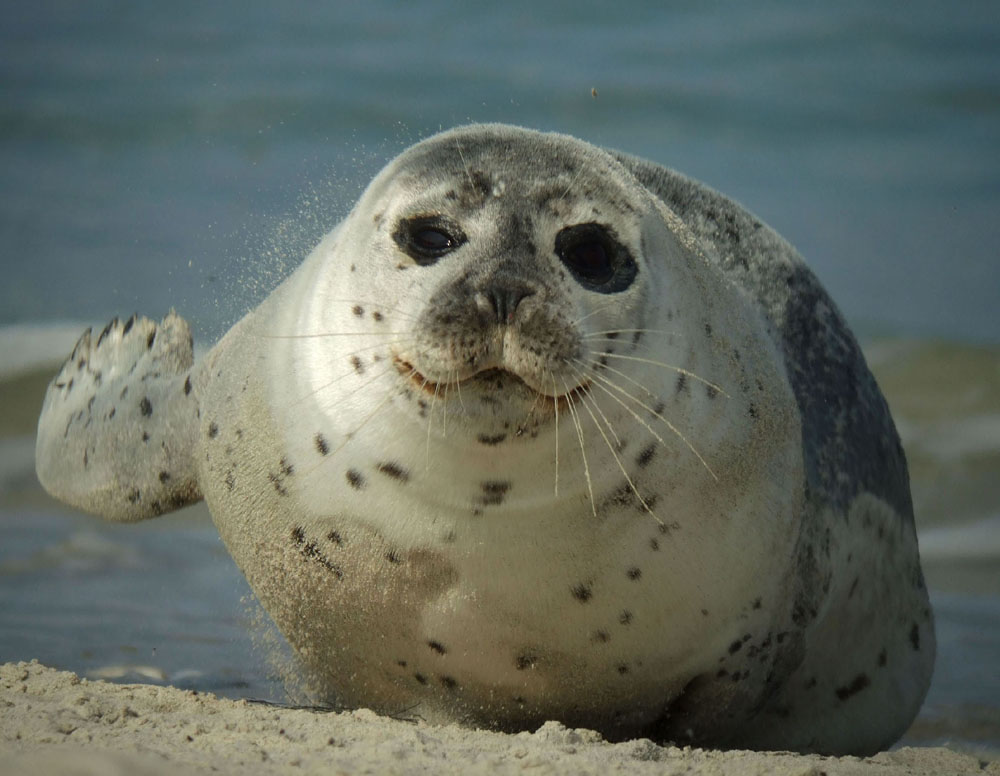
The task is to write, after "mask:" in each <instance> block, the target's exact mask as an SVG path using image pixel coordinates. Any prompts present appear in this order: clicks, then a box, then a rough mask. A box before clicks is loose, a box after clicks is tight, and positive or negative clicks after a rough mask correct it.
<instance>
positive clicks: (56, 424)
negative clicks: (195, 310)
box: [35, 311, 201, 522]
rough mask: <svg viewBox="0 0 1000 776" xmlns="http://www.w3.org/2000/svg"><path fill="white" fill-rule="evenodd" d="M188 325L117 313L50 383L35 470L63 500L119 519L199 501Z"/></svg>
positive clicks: (87, 335) (175, 318)
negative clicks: (125, 317)
mask: <svg viewBox="0 0 1000 776" xmlns="http://www.w3.org/2000/svg"><path fill="white" fill-rule="evenodd" d="M193 364H194V351H193V347H192V341H191V330H190V328H189V327H188V324H187V322H186V321H185V320H184V319H183V318H181V317H180V316H179V315H177V314H176V313H175V312H173V311H171V312H170V313H169V314H168V315H167V317H166V318H164V319H163V321H161V322H160V323H159V324H156V323H154V322H153V321H151V320H149V319H148V318H137V317H136V316H134V315H133V316H132V317H130V318H129V319H128V320H127V321H125V322H124V323H121V322H120V321H119V320H118V319H117V318H114V319H112V321H111V322H110V323H109V324H108V325H107V326H106V327H105V328H104V329H103V330H102V331H101V333H100V335H99V336H97V337H96V339H95V338H94V336H93V333H92V331H91V329H87V330H86V331H85V332H84V333H83V335H82V336H81V337H80V339H79V340H78V341H77V343H76V346H75V347H74V348H73V352H72V354H71V355H70V357H69V358H68V359H67V361H66V363H65V364H63V367H62V369H61V370H60V372H59V374H58V375H56V377H55V378H54V379H53V380H52V382H51V383H50V384H49V388H48V391H47V393H46V395H45V404H44V405H43V407H42V414H41V417H40V418H39V420H38V439H37V443H36V446H35V468H36V470H37V472H38V479H39V481H40V482H41V483H42V485H43V486H44V487H45V489H46V490H47V491H48V492H49V493H50V494H52V495H53V496H55V497H56V498H58V499H60V500H62V501H65V502H67V503H69V504H72V505H73V506H75V507H78V508H79V509H82V510H84V511H86V512H91V513H94V514H98V515H101V516H103V517H107V518H109V519H111V520H119V521H124V522H128V521H134V520H142V519H144V518H147V517H155V516H157V515H160V514H163V513H164V512H170V511H173V510H174V509H178V508H180V507H182V506H184V505H185V504H190V503H193V502H195V501H198V500H200V499H201V490H200V488H199V486H198V482H197V476H196V471H195V464H194V449H195V440H196V438H197V430H198V399H197V396H196V394H195V393H194V392H192V390H191V385H192V382H191V379H192V376H191V369H192V365H193Z"/></svg>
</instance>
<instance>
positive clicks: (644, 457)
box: [635, 444, 656, 466]
mask: <svg viewBox="0 0 1000 776" xmlns="http://www.w3.org/2000/svg"><path fill="white" fill-rule="evenodd" d="M654 455H656V445H655V444H652V445H650V446H649V447H647V448H645V449H644V450H643V451H642V452H641V453H639V455H638V456H637V457H636V459H635V462H636V463H637V464H639V466H649V463H650V461H652V460H653V456H654Z"/></svg>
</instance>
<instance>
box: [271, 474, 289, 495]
mask: <svg viewBox="0 0 1000 776" xmlns="http://www.w3.org/2000/svg"><path fill="white" fill-rule="evenodd" d="M267 479H268V481H269V482H270V483H271V484H272V485H273V486H274V490H275V492H276V493H277V494H278V495H279V496H287V495H288V489H287V488H286V487H285V485H284V482H283V480H282V478H281V477H279V476H278V475H277V474H275V473H274V472H268V474H267Z"/></svg>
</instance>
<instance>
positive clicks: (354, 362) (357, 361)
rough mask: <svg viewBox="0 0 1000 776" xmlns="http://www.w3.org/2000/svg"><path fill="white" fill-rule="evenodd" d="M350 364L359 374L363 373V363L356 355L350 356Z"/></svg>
mask: <svg viewBox="0 0 1000 776" xmlns="http://www.w3.org/2000/svg"><path fill="white" fill-rule="evenodd" d="M351 366H353V367H354V371H355V372H357V373H358V374H359V375H363V374H364V373H365V365H364V364H363V363H362V362H361V359H360V358H359V357H358V356H351Z"/></svg>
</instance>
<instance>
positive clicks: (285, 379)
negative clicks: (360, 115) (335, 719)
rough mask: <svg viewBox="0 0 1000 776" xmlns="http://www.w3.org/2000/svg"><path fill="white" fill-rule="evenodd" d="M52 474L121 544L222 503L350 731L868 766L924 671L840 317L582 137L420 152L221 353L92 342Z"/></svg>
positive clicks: (132, 324) (121, 336)
mask: <svg viewBox="0 0 1000 776" xmlns="http://www.w3.org/2000/svg"><path fill="white" fill-rule="evenodd" d="M36 469H37V471H38V476H39V480H40V481H41V482H42V484H43V485H44V486H45V488H46V489H47V490H48V491H49V492H50V493H52V494H53V495H55V496H56V497H58V498H60V499H63V500H64V501H66V502H68V503H70V504H73V505H75V506H77V507H79V508H81V509H84V510H86V511H89V512H94V513H97V514H102V515H105V516H107V517H109V518H110V519H113V520H119V521H132V520H141V519H144V518H147V517H154V516H156V515H159V514H163V513H165V512H169V511H172V510H174V509H177V508H179V507H181V506H183V505H185V504H188V503H191V502H194V501H197V500H199V499H202V498H204V500H205V501H206V502H207V504H208V507H209V509H210V511H211V513H212V517H213V520H214V521H215V524H216V526H217V527H218V530H219V534H220V536H221V537H222V540H223V541H224V542H225V545H226V547H227V549H228V550H229V552H230V554H231V555H232V557H233V559H234V560H235V562H236V564H237V565H238V566H239V568H240V569H241V570H242V572H243V573H244V574H245V576H246V578H247V581H248V582H249V584H250V586H251V588H252V589H253V591H254V593H255V595H256V596H257V597H258V598H259V600H260V602H261V604H262V605H263V607H264V608H265V609H266V610H267V611H268V613H269V614H270V615H271V617H272V619H273V620H274V622H275V623H276V625H277V626H278V628H279V629H280V630H281V632H282V633H283V634H284V636H285V637H286V638H287V640H288V642H289V644H290V645H291V646H292V648H293V649H294V650H295V652H296V654H297V656H298V658H299V661H300V667H301V671H302V673H303V675H304V678H305V680H306V682H307V684H308V685H309V687H310V690H311V693H312V694H313V695H314V697H317V698H319V699H336V700H337V702H338V704H339V705H341V706H359V707H360V706H363V707H367V708H372V709H375V710H377V711H381V712H385V713H392V712H394V711H396V710H398V709H401V708H410V709H412V708H417V707H419V708H420V712H421V717H423V718H424V719H425V720H427V721H428V722H430V723H445V722H459V723H462V724H467V725H471V726H488V727H493V728H497V729H501V730H526V729H537V728H538V727H539V726H540V725H541V724H542V723H544V722H545V721H546V720H549V719H556V720H560V721H561V722H562V723H564V724H566V725H568V726H571V727H586V728H592V729H595V730H598V731H600V732H601V733H602V734H603V735H604V736H605V737H606V738H607V739H609V740H621V739H624V738H628V737H634V736H646V737H652V738H655V739H657V740H659V741H672V742H675V743H678V744H691V745H704V746H713V747H741V748H760V749H770V750H800V751H818V752H822V753H826V754H840V753H852V754H866V753H870V752H873V751H875V750H876V749H878V748H880V747H884V746H887V745H888V744H890V743H891V742H892V741H893V740H895V738H897V737H898V736H899V735H900V734H901V733H902V732H903V731H904V730H905V729H906V727H907V725H908V724H909V722H910V721H911V720H912V719H913V716H914V715H915V713H916V710H917V708H918V707H919V705H920V703H921V701H922V699H923V697H924V694H925V692H926V690H927V685H928V682H929V678H930V675H931V670H932V666H933V661H934V648H935V647H934V644H935V642H934V625H933V618H932V615H931V611H930V606H929V604H928V600H927V591H926V587H925V586H924V584H923V577H922V574H921V571H920V558H919V553H918V550H917V544H916V538H915V532H914V530H913V514H912V504H911V499H910V492H909V484H908V478H907V471H906V461H905V457H904V455H903V452H902V448H901V447H900V444H899V438H898V435H897V434H896V430H895V427H894V425H893V422H892V418H891V416H890V415H889V411H888V409H887V408H886V404H885V401H884V399H883V398H882V395H881V393H880V392H879V390H878V387H877V386H876V384H875V382H874V379H873V378H872V376H871V373H870V372H869V370H868V368H867V365H866V364H865V361H864V358H863V356H862V354H861V351H860V349H859V348H858V346H857V343H856V341H855V339H854V337H853V335H852V334H851V332H850V330H849V329H848V327H847V325H846V324H845V322H844V320H843V318H842V317H841V315H840V313H839V312H838V310H837V308H836V306H835V305H834V303H833V302H832V301H831V300H830V298H829V297H828V295H827V294H826V292H825V291H824V290H823V289H822V287H821V286H820V285H819V283H818V281H817V280H816V278H815V277H814V275H813V274H812V273H811V272H810V271H809V269H808V268H807V267H806V265H805V264H804V262H803V261H802V259H801V257H800V256H799V255H798V254H797V253H796V252H795V250H794V249H793V248H792V247H791V246H790V245H789V244H788V243H787V242H786V241H784V240H783V239H782V238H781V237H780V236H778V235H777V234H776V233H775V232H773V230H771V229H769V228H768V227H767V226H765V225H764V224H763V223H761V222H760V221H759V219H757V218H756V217H754V216H753V215H752V214H751V213H749V212H748V211H746V210H745V209H743V208H742V207H741V206H739V205H738V204H736V203H735V202H733V201H732V200H730V199H728V198H726V197H724V196H723V195H721V194H719V193H718V192H716V191H713V190H712V189H710V188H708V187H707V186H704V185H702V184H700V183H698V182H696V181H693V180H691V179H690V178H687V177H685V176H683V175H680V174H679V173H676V172H674V171H673V170H670V169H668V168H665V167H661V166H659V165H657V164H653V163H651V162H647V161H643V160H641V159H636V158H634V157H631V156H628V155H626V154H622V153H619V152H616V151H608V150H604V149H600V148H597V147H595V146H592V145H590V144H588V143H585V142H582V141H580V140H576V139H574V138H571V137H567V136H564V135H556V134H542V133H538V132H533V131H530V130H525V129H520V128H517V127H509V126H504V125H496V124H494V125H476V126H469V127H460V128H458V129H455V130H451V131H449V132H445V133H442V134H440V135H436V136H433V137H431V138H428V139H427V140H424V141H423V142H420V143H418V144H416V145H415V146H413V147H412V148H410V149H408V150H406V151H405V152H404V153H403V154H401V155H400V156H399V157H398V158H397V159H395V160H393V161H392V162H390V163H389V164H388V165H387V166H386V167H385V168H384V169H383V170H382V171H381V172H380V173H379V174H378V175H377V176H376V177H375V179H374V180H373V181H372V182H371V183H370V185H369V186H368V187H367V189H366V190H365V192H364V194H363V195H362V196H361V198H360V200H359V201H358V202H357V204H356V205H355V206H354V208H353V209H352V210H351V212H350V215H348V217H347V218H346V219H345V220H344V221H343V222H342V223H340V224H339V225H338V226H337V227H336V228H335V229H334V230H333V231H332V232H331V233H330V234H329V235H328V236H327V237H325V238H324V239H323V240H322V241H321V242H320V244H319V245H317V246H316V248H315V250H314V251H313V252H312V253H311V254H310V255H309V256H308V257H306V258H305V259H304V261H303V262H302V264H301V265H300V266H299V267H298V268H297V269H296V270H295V272H294V273H293V274H292V275H291V276H290V277H288V278H287V279H286V280H285V281H284V282H283V283H282V284H281V285H280V286H279V287H278V288H277V289H276V290H275V291H274V292H273V293H272V294H271V295H270V296H269V297H268V298H267V299H266V300H265V301H264V302H263V303H262V304H261V305H260V306H259V307H258V308H257V309H255V310H253V311H252V312H251V313H249V314H248V315H247V316H246V317H245V318H244V319H243V320H242V321H240V322H239V323H237V324H236V325H235V326H234V327H233V328H232V329H231V330H230V331H229V332H227V333H226V335H225V336H224V337H223V338H222V339H221V340H220V341H219V342H218V343H217V344H216V345H215V346H214V347H213V348H212V349H211V350H210V351H209V352H207V353H206V354H204V355H203V356H202V357H201V358H200V359H199V360H197V361H195V359H194V354H193V349H192V346H191V332H190V329H189V328H188V326H187V324H186V323H185V322H184V321H183V320H182V319H181V318H180V317H179V316H177V315H176V314H175V313H172V312H171V313H170V314H169V315H167V316H166V317H165V318H164V319H163V320H162V321H161V322H160V323H156V322H154V321H152V320H149V319H146V318H139V317H136V316H133V317H131V318H129V319H127V320H126V321H125V322H122V321H121V320H119V319H114V320H112V322H111V323H109V325H108V326H107V327H106V328H105V329H104V331H102V332H100V333H99V334H97V335H94V334H92V333H89V332H88V333H85V334H84V336H83V337H81V339H80V341H79V342H78V343H77V346H76V348H74V350H73V353H72V355H71V357H70V358H69V359H68V360H67V361H66V363H65V364H64V365H63V367H62V369H61V370H60V372H59V374H58V375H57V376H56V377H55V379H54V380H53V382H52V384H51V385H50V387H49V389H48V393H47V394H46V397H45V403H44V406H43V409H42V415H41V418H40V419H39V424H38V441H37V445H36ZM650 516H652V518H653V521H652V522H651V521H650Z"/></svg>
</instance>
